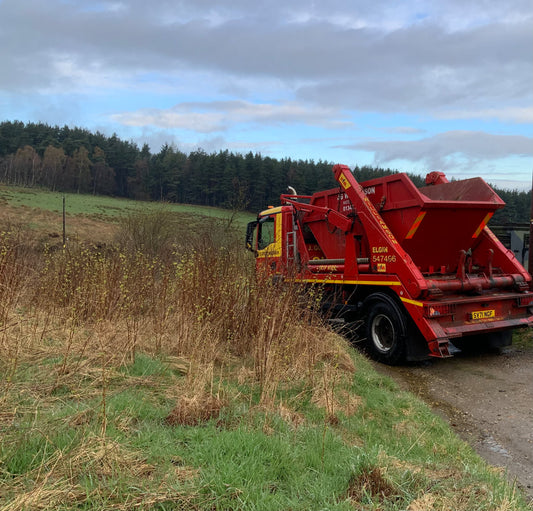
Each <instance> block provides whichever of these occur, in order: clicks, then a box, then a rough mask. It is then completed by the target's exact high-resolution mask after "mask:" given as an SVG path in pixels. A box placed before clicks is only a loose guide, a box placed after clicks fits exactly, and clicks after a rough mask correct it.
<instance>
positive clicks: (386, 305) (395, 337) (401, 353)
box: [364, 293, 408, 365]
mask: <svg viewBox="0 0 533 511" xmlns="http://www.w3.org/2000/svg"><path fill="white" fill-rule="evenodd" d="M364 306H365V310H366V312H367V317H366V345H367V349H368V352H369V354H370V355H371V356H372V357H373V358H375V359H376V360H378V361H380V362H384V363H385V364H389V365H395V364H398V363H400V362H403V361H404V360H405V356H406V347H407V345H406V342H407V333H408V321H407V318H406V315H405V313H404V312H403V310H402V309H401V308H400V306H399V305H398V304H397V303H396V301H395V300H394V299H393V298H391V297H390V296H388V295H386V294H384V293H374V294H372V295H370V296H369V297H368V298H367V299H366V300H365V303H364Z"/></svg>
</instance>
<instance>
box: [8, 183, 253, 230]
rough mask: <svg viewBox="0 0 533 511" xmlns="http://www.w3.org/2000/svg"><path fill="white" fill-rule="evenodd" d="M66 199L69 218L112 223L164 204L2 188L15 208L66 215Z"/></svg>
mask: <svg viewBox="0 0 533 511" xmlns="http://www.w3.org/2000/svg"><path fill="white" fill-rule="evenodd" d="M63 197H65V209H66V213H67V215H84V216H89V217H95V218H99V219H103V220H110V221H113V220H116V219H117V218H119V217H121V216H124V215H127V214H130V213H135V212H137V211H150V210H156V209H160V208H161V203H158V202H144V201H134V200H130V199H121V198H114V197H107V196H97V195H83V194H75V193H65V194H64V193H60V192H51V191H48V190H40V189H27V188H13V187H7V186H1V187H0V202H2V201H5V203H7V204H9V205H10V206H15V207H22V206H23V207H27V208H36V209H41V210H44V211H51V212H55V213H61V212H62V211H63ZM165 208H166V209H167V210H168V211H170V212H173V213H181V214H187V215H192V216H202V217H207V218H217V219H223V220H226V219H229V218H230V217H231V215H232V212H231V211H229V210H225V209H220V208H212V207H207V206H194V205H190V204H166V205H165ZM254 218H255V217H254V215H252V214H251V213H246V212H238V213H236V214H235V218H234V221H235V222H236V223H237V224H238V225H241V226H244V225H245V224H246V223H247V222H250V221H252V220H253V219H254Z"/></svg>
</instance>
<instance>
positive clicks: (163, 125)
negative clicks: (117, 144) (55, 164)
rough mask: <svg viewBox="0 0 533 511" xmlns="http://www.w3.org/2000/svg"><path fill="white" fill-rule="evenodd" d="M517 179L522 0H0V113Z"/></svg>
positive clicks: (529, 21) (526, 180) (530, 66)
mask: <svg viewBox="0 0 533 511" xmlns="http://www.w3.org/2000/svg"><path fill="white" fill-rule="evenodd" d="M3 120H10V121H14V120H19V121H23V122H44V123H47V124H50V125H53V126H55V125H59V126H63V125H69V126H71V127H73V126H78V127H82V128H86V129H89V130H91V131H100V132H102V133H104V134H106V135H108V136H110V135H112V134H113V133H116V134H117V135H118V136H119V137H120V138H122V139H125V140H131V141H133V142H135V143H137V144H138V145H139V147H141V146H142V145H143V144H144V143H147V144H148V145H149V146H150V149H151V151H152V152H153V153H157V152H159V150H160V149H161V147H162V145H163V144H165V143H168V144H170V145H173V146H175V147H176V149H179V150H181V151H183V152H186V153H189V152H191V151H194V150H196V149H198V148H202V149H203V150H205V151H206V152H208V153H212V152H218V151H219V150H225V149H228V150H230V151H231V152H235V153H243V154H245V153H248V152H250V151H252V152H254V153H260V154H262V155H263V156H271V157H273V158H292V159H303V160H306V159H307V160H314V161H319V160H322V161H328V162H332V163H344V164H347V165H349V166H351V167H352V168H353V167H354V166H355V165H359V166H362V165H372V166H380V167H385V168H392V169H395V170H399V171H402V172H411V173H414V174H419V175H422V176H424V175H425V174H426V173H428V172H430V171H434V170H439V171H442V172H445V173H446V175H447V176H448V178H458V179H460V178H468V177H475V176H481V177H483V178H485V180H487V181H488V182H490V183H492V184H494V185H496V186H499V187H502V188H507V189H518V190H528V189H531V183H532V170H533V2H532V1H531V0H506V1H505V2H502V1H501V0H426V1H422V0H402V1H393V0H373V1H372V2H369V1H368V0H328V1H327V2H324V1H320V2H318V1H316V2H315V1H310V0H289V1H288V0H255V1H252V0H231V1H229V0H226V1H224V0H151V1H149V2H148V1H146V0H125V1H120V0H46V1H44V0H0V121H3Z"/></svg>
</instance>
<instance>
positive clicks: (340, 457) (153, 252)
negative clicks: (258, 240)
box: [0, 189, 527, 511]
mask: <svg viewBox="0 0 533 511" xmlns="http://www.w3.org/2000/svg"><path fill="white" fill-rule="evenodd" d="M28 197H29V198H30V200H29V201H27V198H28ZM101 200H102V199H98V198H91V197H90V196H82V195H77V194H74V195H72V196H67V203H68V208H67V210H69V215H68V219H67V220H68V223H67V225H68V232H69V240H68V242H67V245H66V247H62V243H61V241H59V240H58V235H59V233H60V232H61V222H60V220H61V215H60V207H61V206H59V207H56V203H57V197H55V196H53V195H49V194H48V193H46V194H41V193H40V192H35V191H31V192H30V194H29V195H27V192H17V193H16V194H15V193H14V192H13V191H12V190H11V189H7V190H6V189H4V190H2V200H1V201H0V212H1V216H0V218H2V223H1V224H0V234H1V235H0V277H1V282H2V286H1V287H0V304H1V307H0V326H1V328H0V374H1V375H2V378H1V380H0V434H1V436H2V442H1V443H0V509H3V510H6V511H7V510H30V509H31V510H35V509H37V510H38V509H59V510H61V509H63V510H67V509H68V510H70V509H116V510H134V509H143V510H151V509H153V510H174V509H182V510H185V509H187V510H189V509H197V510H213V509H220V510H227V509H242V510H249V509H265V510H267V509H268V510H270V509H293V510H309V509H336V510H353V509H357V510H378V509H379V510H401V509H404V510H410V511H422V510H423V511H426V510H440V509H455V510H459V511H461V510H464V511H467V510H468V511H472V510H480V511H481V510H495V511H496V510H500V511H503V510H518V511H519V510H524V511H525V510H526V509H527V504H526V503H525V501H524V499H523V498H522V496H521V495H520V493H519V491H518V490H517V489H516V488H515V487H513V486H512V485H509V484H508V483H507V482H506V481H505V479H504V477H503V474H502V473H500V472H499V471H497V470H495V469H493V468H491V467H489V466H487V465H486V464H485V462H483V461H482V460H481V459H480V458H479V457H478V456H477V455H476V454H475V453H474V452H473V451H472V449H471V448H470V447H469V446H468V445H466V444H465V443H464V442H462V441H461V440H459V439H458V438H457V437H456V436H455V435H454V434H453V433H452V431H451V430H450V428H449V427H448V426H447V425H446V424H445V423H444V421H443V420H442V419H440V418H439V417H437V416H435V415H434V414H433V413H432V412H431V411H430V410H429V408H428V407H427V406H426V405H424V404H423V403H422V402H420V401H419V400H418V399H416V398H415V397H413V396H412V395H411V394H408V393H406V392H404V391H401V390H400V389H399V388H398V387H397V386H396V385H395V384H394V383H393V381H392V380H390V379H388V378H386V377H384V376H380V375H378V374H377V373H376V372H375V371H374V370H373V369H372V366H371V364H370V363H369V362H368V361H367V360H366V359H365V358H364V356H363V355H361V354H360V353H358V352H357V351H355V350H354V349H353V348H352V347H351V346H350V345H349V344H348V343H347V341H346V340H345V339H343V338H342V337H340V336H339V335H337V334H336V333H334V332H333V331H331V330H330V329H329V328H328V326H327V325H325V324H324V323H323V322H322V321H321V319H320V317H319V316H318V315H317V314H316V310H315V309H316V308H317V303H318V299H319V296H317V295H312V294H310V293H304V292H303V290H302V289H299V288H297V287H280V286H276V285H275V284H273V283H270V282H268V281H266V280H262V279H261V278H260V277H259V278H258V277H256V276H254V274H253V271H252V270H253V261H252V259H251V255H250V254H249V253H247V252H245V251H244V249H243V248H242V244H243V243H242V239H241V238H242V224H241V226H238V225H237V228H235V227H236V226H235V221H234V219H231V218H228V216H227V215H228V213H224V212H221V211H216V210H213V209H210V210H202V211H203V213H202V215H203V216H200V213H201V210H195V212H194V214H191V211H190V210H189V211H185V210H180V209H179V208H177V209H176V210H174V209H172V207H171V206H165V207H163V206H161V205H151V204H147V203H142V204H133V203H131V202H126V201H124V200H111V199H106V200H105V202H99V201H101ZM45 204H48V205H49V206H45ZM50 204H52V206H50ZM38 205H39V207H38ZM41 205H42V207H41ZM137 206H140V207H139V208H138V207H137ZM211 214H212V215H211ZM209 215H211V216H209ZM241 221H245V218H243V219H242V220H241ZM162 226H167V227H168V228H164V229H162Z"/></svg>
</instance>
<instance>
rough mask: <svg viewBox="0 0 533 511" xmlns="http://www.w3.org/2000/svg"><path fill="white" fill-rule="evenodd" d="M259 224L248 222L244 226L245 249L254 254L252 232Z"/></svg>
mask: <svg viewBox="0 0 533 511" xmlns="http://www.w3.org/2000/svg"><path fill="white" fill-rule="evenodd" d="M258 223H259V222H257V221H255V222H249V223H248V225H247V226H246V249H247V250H249V251H250V252H253V253H254V254H255V253H256V250H255V248H254V232H255V229H256V227H257V224H258Z"/></svg>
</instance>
